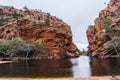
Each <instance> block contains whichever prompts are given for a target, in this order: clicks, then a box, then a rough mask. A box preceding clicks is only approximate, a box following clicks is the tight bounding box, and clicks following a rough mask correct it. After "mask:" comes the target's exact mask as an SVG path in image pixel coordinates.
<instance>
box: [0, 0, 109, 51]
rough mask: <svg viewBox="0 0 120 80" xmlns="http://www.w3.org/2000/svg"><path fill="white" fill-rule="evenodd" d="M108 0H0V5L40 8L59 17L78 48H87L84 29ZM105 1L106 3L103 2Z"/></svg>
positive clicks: (91, 22)
mask: <svg viewBox="0 0 120 80" xmlns="http://www.w3.org/2000/svg"><path fill="white" fill-rule="evenodd" d="M109 1H110V0H0V5H5V6H14V7H15V8H20V9H22V8H23V7H24V6H27V7H28V8H29V9H40V10H42V11H44V12H49V13H51V15H53V16H57V17H59V18H61V19H62V20H63V21H64V22H66V23H67V24H69V25H70V26H71V29H72V32H73V41H74V42H75V43H76V44H77V45H78V47H79V49H81V50H82V49H83V48H84V49H87V45H88V43H87V38H86V29H87V27H88V25H91V24H93V22H94V19H95V18H96V17H97V16H98V14H99V12H100V11H101V10H102V9H104V8H105V7H106V6H107V3H108V2H109ZM104 3H106V4H104Z"/></svg>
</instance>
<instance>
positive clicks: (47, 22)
mask: <svg viewBox="0 0 120 80" xmlns="http://www.w3.org/2000/svg"><path fill="white" fill-rule="evenodd" d="M44 21H45V25H47V26H48V25H49V23H50V20H49V19H48V18H46V19H45V20H44Z"/></svg>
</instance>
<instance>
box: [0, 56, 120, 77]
mask: <svg viewBox="0 0 120 80" xmlns="http://www.w3.org/2000/svg"><path fill="white" fill-rule="evenodd" d="M106 75H120V59H118V58H114V59H95V58H92V59H91V58H89V57H87V56H80V57H79V58H72V59H63V60H29V61H23V62H12V63H5V64H0V77H44V78H47V77H75V78H79V77H89V76H106Z"/></svg>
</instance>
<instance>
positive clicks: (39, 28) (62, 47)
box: [0, 6, 80, 59]
mask: <svg viewBox="0 0 120 80" xmlns="http://www.w3.org/2000/svg"><path fill="white" fill-rule="evenodd" d="M0 15H1V16H0V19H1V22H0V42H1V41H4V40H13V39H16V38H20V39H22V40H23V41H26V42H33V41H38V42H39V43H41V44H42V45H43V46H44V49H42V50H40V51H39V52H32V54H31V57H39V58H44V59H46V58H49V59H52V58H68V57H77V56H79V54H80V52H79V50H78V48H77V47H76V45H75V44H74V43H73V42H72V32H71V28H70V26H68V25H67V24H66V23H64V22H63V21H62V20H61V19H58V18H57V17H55V16H51V15H50V14H49V13H44V12H41V11H37V10H18V9H15V8H13V7H7V6H0Z"/></svg>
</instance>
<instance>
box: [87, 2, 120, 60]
mask: <svg viewBox="0 0 120 80" xmlns="http://www.w3.org/2000/svg"><path fill="white" fill-rule="evenodd" d="M94 23H95V24H94V25H91V26H89V27H88V29H87V31H86V33H87V38H88V42H89V46H88V55H89V56H91V57H100V58H104V57H114V56H118V55H119V54H118V53H119V48H118V46H116V45H115V44H114V46H113V43H112V40H113V38H115V37H120V34H119V33H120V32H119V31H120V0H111V1H110V3H109V4H108V5H107V7H106V8H105V9H104V10H102V11H101V12H100V13H99V17H98V18H96V19H95V21H94ZM109 41H111V43H110V42H109ZM116 43H117V42H116ZM108 44H109V45H108ZM106 46H107V47H106ZM111 46H113V47H114V48H113V49H111V50H110V51H111V53H110V51H109V48H110V47H111Z"/></svg>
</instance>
